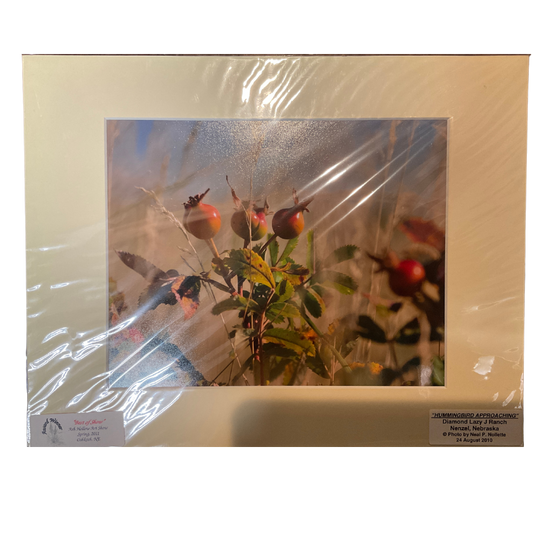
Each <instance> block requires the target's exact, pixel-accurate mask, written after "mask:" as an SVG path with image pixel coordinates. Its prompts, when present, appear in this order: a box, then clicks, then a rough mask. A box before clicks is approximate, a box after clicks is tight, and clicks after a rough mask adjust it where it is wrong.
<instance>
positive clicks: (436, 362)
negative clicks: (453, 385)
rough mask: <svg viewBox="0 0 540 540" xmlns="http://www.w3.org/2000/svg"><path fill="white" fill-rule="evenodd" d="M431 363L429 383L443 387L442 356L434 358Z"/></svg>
mask: <svg viewBox="0 0 540 540" xmlns="http://www.w3.org/2000/svg"><path fill="white" fill-rule="evenodd" d="M432 362H433V371H432V373H431V382H432V383H433V385H435V386H444V356H434V357H433V360H432Z"/></svg>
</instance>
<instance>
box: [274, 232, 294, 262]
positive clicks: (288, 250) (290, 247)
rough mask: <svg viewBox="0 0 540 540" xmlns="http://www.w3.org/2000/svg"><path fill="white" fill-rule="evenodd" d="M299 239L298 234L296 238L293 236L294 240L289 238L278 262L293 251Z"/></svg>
mask: <svg viewBox="0 0 540 540" xmlns="http://www.w3.org/2000/svg"><path fill="white" fill-rule="evenodd" d="M298 240H299V238H298V236H297V237H296V238H293V239H292V240H289V241H288V242H287V245H286V246H285V249H284V250H283V253H282V254H281V257H280V258H279V259H278V260H277V262H279V261H282V260H284V259H286V258H287V257H288V256H289V255H290V254H291V253H292V252H293V250H294V248H295V247H296V246H297V245H298ZM276 264H277V263H276Z"/></svg>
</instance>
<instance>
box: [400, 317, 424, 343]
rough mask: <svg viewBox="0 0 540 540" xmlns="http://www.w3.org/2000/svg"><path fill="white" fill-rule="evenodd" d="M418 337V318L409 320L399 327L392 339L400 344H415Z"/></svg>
mask: <svg viewBox="0 0 540 540" xmlns="http://www.w3.org/2000/svg"><path fill="white" fill-rule="evenodd" d="M419 339H420V324H419V322H418V319H413V320H412V321H409V322H408V323H407V324H406V325H405V326H403V327H401V328H400V329H399V330H398V331H397V333H396V336H395V337H394V341H395V342H396V343H399V344H400V345H415V344H416V343H418V340H419Z"/></svg>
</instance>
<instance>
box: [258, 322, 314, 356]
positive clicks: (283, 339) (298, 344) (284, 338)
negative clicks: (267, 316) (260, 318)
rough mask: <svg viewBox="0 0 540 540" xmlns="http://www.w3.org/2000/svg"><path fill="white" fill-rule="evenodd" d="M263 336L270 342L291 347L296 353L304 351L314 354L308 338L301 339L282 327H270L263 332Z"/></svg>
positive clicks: (309, 354)
mask: <svg viewBox="0 0 540 540" xmlns="http://www.w3.org/2000/svg"><path fill="white" fill-rule="evenodd" d="M263 338H264V339H265V340H266V341H267V342H270V343H277V344H279V345H282V346H283V347H286V348H287V349H291V350H293V351H294V352H296V353H297V354H302V353H306V354H307V355H308V356H315V347H314V345H313V343H311V341H309V340H308V339H302V338H301V337H300V336H299V335H298V334H297V333H296V332H293V331H292V330H285V329H284V328H270V329H268V330H266V332H265V333H264V334H263Z"/></svg>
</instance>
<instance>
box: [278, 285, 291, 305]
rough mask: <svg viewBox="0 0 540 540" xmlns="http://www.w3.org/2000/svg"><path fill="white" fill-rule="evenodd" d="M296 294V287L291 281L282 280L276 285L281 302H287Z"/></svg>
mask: <svg viewBox="0 0 540 540" xmlns="http://www.w3.org/2000/svg"><path fill="white" fill-rule="evenodd" d="M293 295H294V287H293V286H292V284H291V283H290V282H289V281H286V280H283V281H280V282H279V284H278V286H277V287H276V296H278V299H279V302H286V301H287V300H290V299H291V298H292V297H293Z"/></svg>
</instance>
